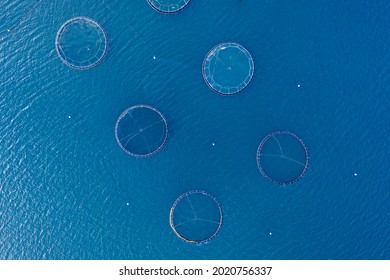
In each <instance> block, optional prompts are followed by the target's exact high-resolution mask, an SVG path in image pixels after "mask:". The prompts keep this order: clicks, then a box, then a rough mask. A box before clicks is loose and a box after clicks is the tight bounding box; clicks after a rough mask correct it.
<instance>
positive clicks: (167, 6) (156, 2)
mask: <svg viewBox="0 0 390 280" xmlns="http://www.w3.org/2000/svg"><path fill="white" fill-rule="evenodd" d="M147 1H148V3H149V5H150V6H151V7H152V8H153V9H155V10H156V11H158V12H160V13H164V14H169V13H176V12H178V11H180V10H182V9H184V8H185V7H186V6H187V5H188V4H189V3H190V1H191V0H147Z"/></svg>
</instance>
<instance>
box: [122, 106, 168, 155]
mask: <svg viewBox="0 0 390 280" xmlns="http://www.w3.org/2000/svg"><path fill="white" fill-rule="evenodd" d="M115 138H116V141H117V142H118V145H119V146H120V147H121V148H122V150H123V151H125V152H126V153H127V154H129V155H131V156H134V157H138V158H143V157H148V156H151V155H154V154H156V153H157V152H158V151H160V150H161V148H162V147H163V146H164V144H165V143H166V141H167V138H168V124H167V121H166V119H165V117H164V116H163V114H162V113H161V112H160V111H158V110H157V109H156V108H153V107H151V106H149V105H136V106H132V107H130V108H127V109H126V110H125V111H124V112H123V113H122V114H121V115H120V116H119V118H118V120H117V122H116V125H115Z"/></svg>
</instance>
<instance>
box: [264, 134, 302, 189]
mask: <svg viewBox="0 0 390 280" xmlns="http://www.w3.org/2000/svg"><path fill="white" fill-rule="evenodd" d="M308 162H309V156H308V151H307V148H306V146H305V144H304V143H303V141H302V140H301V139H300V138H299V137H298V136H296V135H295V134H294V133H292V132H290V131H275V132H272V133H270V134H268V135H267V136H266V137H265V138H264V139H263V140H262V141H261V143H260V145H259V147H258V149H257V166H258V168H259V170H260V172H261V173H262V174H263V176H264V177H265V178H267V179H268V180H270V181H271V182H273V183H278V184H293V183H295V182H297V181H298V180H299V179H300V178H302V176H303V175H304V173H305V172H306V170H307V166H308Z"/></svg>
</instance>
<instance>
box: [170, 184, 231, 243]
mask: <svg viewBox="0 0 390 280" xmlns="http://www.w3.org/2000/svg"><path fill="white" fill-rule="evenodd" d="M222 219H223V215H222V209H221V206H220V204H219V203H218V201H217V200H216V198H215V197H214V196H212V195H211V194H209V193H208V192H206V191H203V190H193V191H189V192H187V193H184V194H182V195H181V196H180V197H179V198H178V199H177V200H176V201H175V203H174V204H173V206H172V208H171V211H170V216H169V222H170V226H171V228H172V230H173V231H174V233H175V234H176V235H177V236H178V237H179V238H180V239H182V240H184V241H186V242H189V243H194V244H202V243H207V242H209V241H210V240H211V239H212V238H214V237H215V236H216V235H217V234H218V232H219V231H220V229H221V226H222Z"/></svg>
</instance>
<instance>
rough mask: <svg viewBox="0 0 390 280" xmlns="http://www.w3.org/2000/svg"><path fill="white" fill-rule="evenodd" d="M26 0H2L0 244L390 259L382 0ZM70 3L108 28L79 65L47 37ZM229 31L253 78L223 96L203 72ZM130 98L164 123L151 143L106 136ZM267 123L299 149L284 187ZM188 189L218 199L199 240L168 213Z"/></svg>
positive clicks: (108, 254)
mask: <svg viewBox="0 0 390 280" xmlns="http://www.w3.org/2000/svg"><path fill="white" fill-rule="evenodd" d="M34 3H35V0H13V1H11V0H1V4H0V33H1V35H0V112H1V117H0V217H1V220H0V258H1V259H390V194H389V193H390V191H389V188H390V187H389V186H390V175H389V174H390V173H389V168H390V162H389V153H390V145H389V142H388V140H389V131H390V130H389V124H390V115H389V110H390V98H389V93H390V66H389V58H390V54H389V50H390V43H389V33H388V32H389V29H390V20H389V13H390V2H389V1H386V0H377V1H370V0H355V1H353V3H352V2H350V1H337V0H330V1H316V0H314V1H313V0H296V1H289V0H281V1H271V0H269V1H265V0H264V1H249V0H242V1H239V0H213V1H208V0H193V1H192V2H191V3H190V4H189V5H188V7H186V8H185V9H184V10H183V11H181V12H180V13H178V14H175V15H161V14H159V13H157V12H156V11H154V10H153V9H152V8H151V7H150V6H149V5H148V4H147V2H146V0H145V1H144V0H139V1H135V0H132V1H119V0H112V1H109V0H105V1H103V0H101V1H92V0H85V1H80V0H69V1H59V0H50V1H49V0H42V1H40V2H39V3H38V4H37V5H36V6H35V7H34V8H33V9H31V10H30V8H31V7H32V5H34ZM75 16H87V17H91V18H93V19H95V20H96V21H98V22H99V23H100V24H101V25H102V27H103V28H104V29H105V31H106V32H107V35H108V37H109V52H108V54H107V56H106V57H105V58H104V60H103V62H102V63H101V64H99V65H98V66H97V67H95V68H93V69H90V70H86V71H76V70H73V69H71V68H69V67H68V66H66V65H65V64H63V63H62V62H61V60H60V59H59V58H58V56H57V53H56V52H55V46H54V40H55V35H56V32H57V30H58V29H59V27H60V26H61V24H62V23H64V22H65V21H66V20H68V19H69V18H71V17H75ZM7 29H9V30H10V31H7ZM225 41H235V42H238V43H240V44H242V45H243V46H244V47H245V48H246V49H248V51H249V52H250V53H251V55H252V56H253V58H254V60H255V75H254V77H253V80H252V81H251V83H250V84H249V86H248V87H247V88H245V89H244V91H242V92H241V93H239V94H237V95H234V96H230V97H225V96H220V95H218V94H216V93H214V92H213V91H211V90H210V88H208V87H207V85H206V83H205V82H204V80H203V78H202V73H201V65H202V61H203V58H204V56H205V55H206V54H207V52H208V51H209V50H210V49H211V48H212V47H213V46H215V45H216V44H218V43H221V42H225ZM153 56H155V57H156V59H153ZM298 85H300V86H299V87H298ZM139 103H144V104H149V105H152V106H155V107H156V108H158V109H159V110H160V111H161V112H162V113H163V114H164V115H165V116H166V118H167V120H168V124H169V138H168V142H167V144H166V146H165V147H164V148H163V149H162V150H161V151H160V152H159V153H158V154H157V155H155V156H153V157H150V158H147V159H136V158H133V157H131V156H129V155H127V154H126V153H124V152H123V151H122V150H121V149H120V148H119V146H118V145H117V143H116V140H115V136H114V126H115V122H116V120H117V117H118V116H119V115H120V113H121V112H122V111H123V110H124V109H126V108H127V107H129V106H131V105H135V104H139ZM274 130H290V131H292V132H294V133H295V134H297V135H298V136H299V137H300V138H302V139H303V140H304V142H305V144H306V146H307V147H308V149H309V155H310V162H309V169H308V170H307V172H306V174H305V176H304V177H303V178H302V179H301V180H300V181H298V182H297V183H296V184H294V185H292V186H289V187H283V186H280V185H277V184H273V183H271V182H269V181H267V180H266V179H265V178H264V177H263V176H262V175H261V174H260V172H259V170H258V169H257V166H256V150H257V146H258V144H259V142H260V141H261V140H262V139H263V138H264V137H265V135H267V134H268V133H269V132H271V131H274ZM212 143H215V146H213V145H212ZM354 173H356V175H357V176H355V175H354ZM191 189H204V190H206V191H208V192H210V193H211V194H213V195H214V196H215V197H216V198H217V199H218V201H219V202H220V204H221V206H222V209H223V212H224V223H223V226H222V228H221V231H220V233H219V234H218V235H217V236H216V237H215V238H214V239H213V240H212V241H211V242H210V243H209V244H206V245H202V246H196V245H192V244H188V243H186V242H183V241H182V240H180V239H179V238H177V237H176V236H175V234H174V233H173V231H172V230H171V228H170V226H169V219H168V218H169V210H170V207H171V205H172V203H173V202H174V201H175V199H176V198H177V197H178V196H179V195H181V194H182V193H184V192H186V191H188V190H191Z"/></svg>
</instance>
